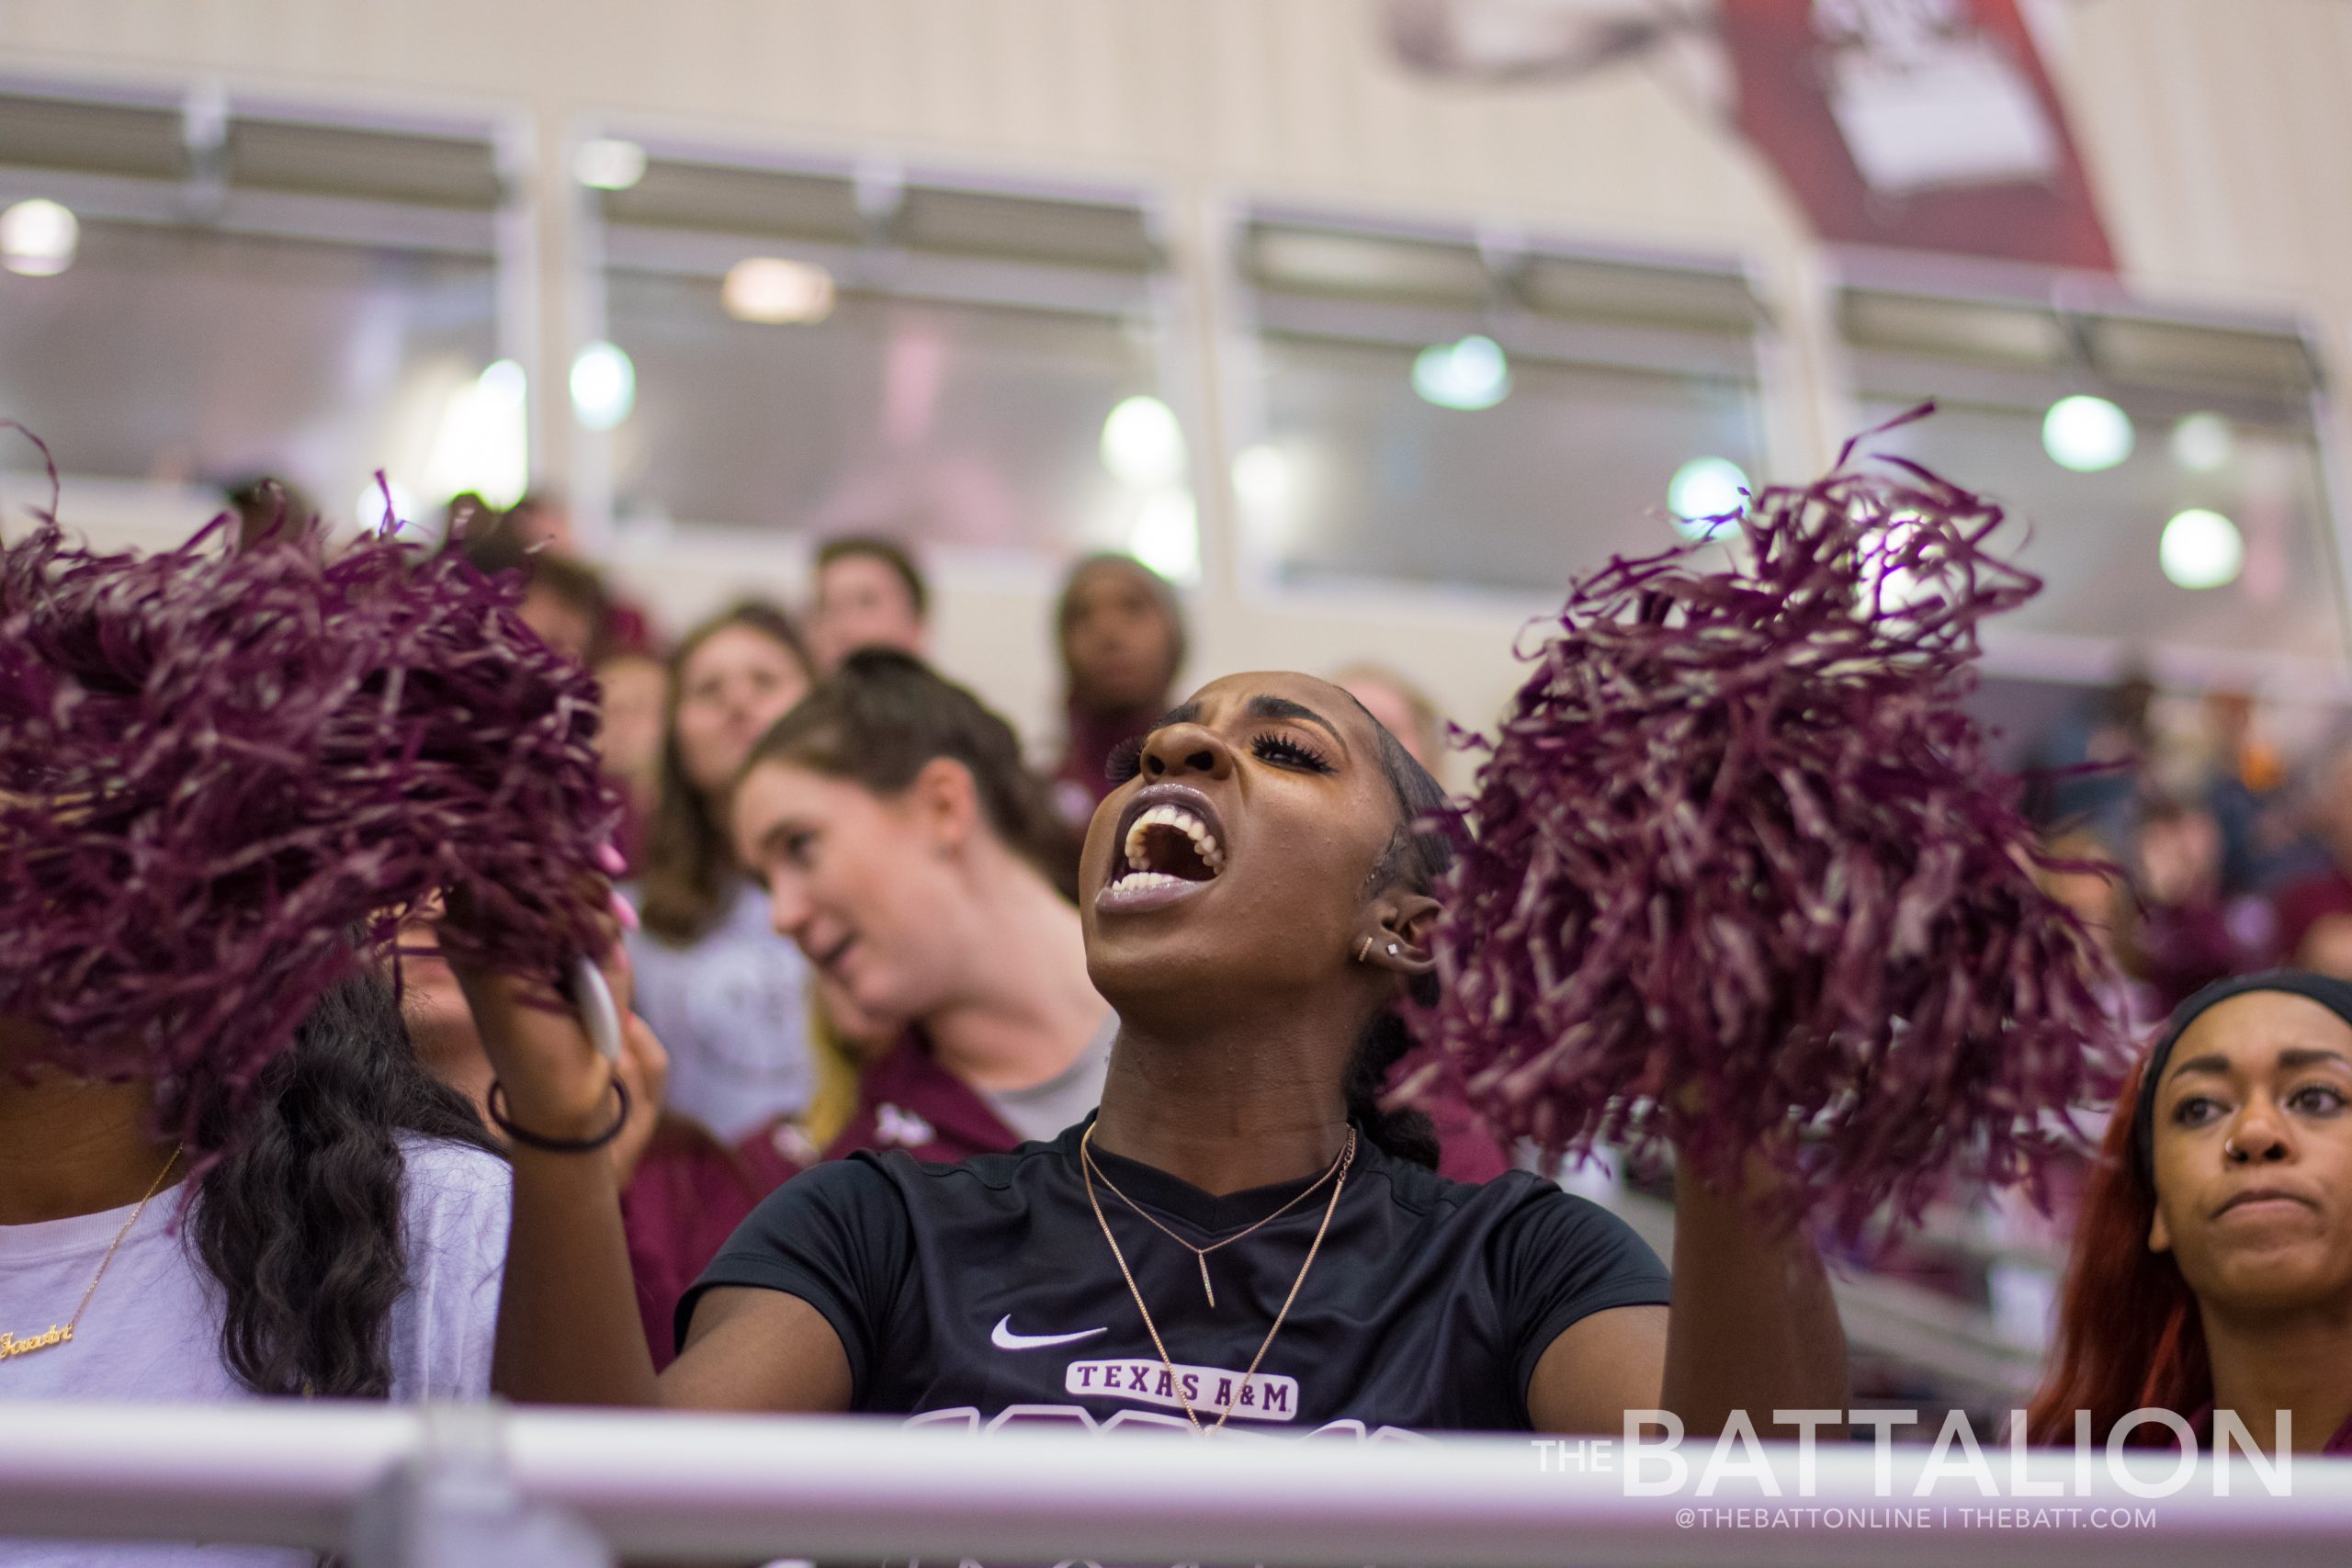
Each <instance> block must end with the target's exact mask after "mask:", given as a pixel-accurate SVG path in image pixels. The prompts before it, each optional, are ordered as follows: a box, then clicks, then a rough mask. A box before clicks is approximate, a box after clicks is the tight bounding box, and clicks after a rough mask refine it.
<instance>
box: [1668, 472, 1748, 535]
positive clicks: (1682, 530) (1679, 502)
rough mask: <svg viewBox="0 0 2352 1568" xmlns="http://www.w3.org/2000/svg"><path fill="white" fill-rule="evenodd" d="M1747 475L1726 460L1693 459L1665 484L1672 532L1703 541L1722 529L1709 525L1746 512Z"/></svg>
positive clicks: (1715, 524) (1715, 525) (1716, 525)
mask: <svg viewBox="0 0 2352 1568" xmlns="http://www.w3.org/2000/svg"><path fill="white" fill-rule="evenodd" d="M1747 489H1748V483H1747V470H1746V469H1744V468H1741V467H1740V466H1739V465H1738V464H1737V463H1735V462H1733V461H1732V460H1731V459H1730V458H1729V457H1693V458H1691V460H1690V461H1689V462H1687V463H1685V464H1683V465H1682V466H1681V467H1680V468H1677V469H1675V470H1674V477H1673V478H1672V479H1668V481H1667V484H1666V507H1667V510H1668V512H1671V513H1673V514H1674V531H1675V532H1676V533H1678V534H1679V535H1681V536H1683V537H1684V538H1686V539H1703V538H1706V537H1707V536H1709V535H1711V534H1713V532H1714V531H1715V530H1716V529H1717V528H1719V527H1721V526H1722V525H1721V524H1720V523H1717V522H1715V521H1713V520H1714V519H1716V518H1720V517H1723V516H1725V515H1727V514H1731V513H1740V512H1745V511H1746V510H1747Z"/></svg>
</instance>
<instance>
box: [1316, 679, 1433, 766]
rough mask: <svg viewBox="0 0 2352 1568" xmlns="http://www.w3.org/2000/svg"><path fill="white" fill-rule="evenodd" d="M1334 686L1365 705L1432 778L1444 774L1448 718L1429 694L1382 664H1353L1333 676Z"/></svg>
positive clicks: (1368, 711)
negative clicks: (1446, 718)
mask: <svg viewBox="0 0 2352 1568" xmlns="http://www.w3.org/2000/svg"><path fill="white" fill-rule="evenodd" d="M1331 682H1332V684H1334V685H1336V686H1338V687H1339V688H1340V690H1341V691H1344V692H1346V693H1347V694H1349V695H1350V696H1351V697H1353V698H1355V700H1356V701H1358V702H1360V703H1362V704H1363V705H1364V711H1365V712H1367V713H1369V714H1371V715H1372V716H1373V717H1374V718H1376V719H1378V720H1379V721H1380V722H1381V724H1382V725H1383V726H1384V727H1385V728H1386V729H1387V731H1388V733H1389V734H1391V735H1393V736H1395V737H1396V738H1397V741H1398V742H1399V743H1400V744H1401V745H1402V746H1403V747H1404V748H1405V750H1407V751H1408V753H1410V754H1411V756H1412V759H1413V761H1416V762H1419V764H1420V765H1421V766H1422V767H1424V768H1427V769H1428V770H1429V771H1430V773H1432V774H1434V773H1440V772H1442V769H1443V765H1444V761H1445V716H1444V715H1443V714H1442V713H1440V712H1439V711H1438V706H1437V704H1436V703H1434V702H1432V701H1431V700H1430V694H1428V693H1427V692H1424V691H1422V690H1421V689H1420V688H1419V686H1416V685H1415V684H1413V682H1410V681H1408V680H1407V679H1405V677H1404V676H1402V675H1399V674H1397V671H1394V670H1389V669H1386V668H1384V667H1383V666H1381V665H1378V664H1351V665H1349V666H1348V667H1347V668H1346V669H1344V670H1342V671H1340V672H1339V673H1338V674H1337V675H1334V676H1332V677H1331Z"/></svg>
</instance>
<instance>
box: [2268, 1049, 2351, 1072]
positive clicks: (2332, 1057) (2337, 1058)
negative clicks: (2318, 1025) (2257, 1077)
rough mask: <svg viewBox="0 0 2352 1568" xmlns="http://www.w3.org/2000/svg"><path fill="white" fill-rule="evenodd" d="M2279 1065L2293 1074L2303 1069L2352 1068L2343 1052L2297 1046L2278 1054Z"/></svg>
mask: <svg viewBox="0 0 2352 1568" xmlns="http://www.w3.org/2000/svg"><path fill="white" fill-rule="evenodd" d="M2278 1065H2279V1066H2282V1067H2284V1068H2286V1069H2287V1070H2288V1071H2289V1072H2290V1073H2291V1072H2295V1071H2297V1070H2299V1069H2301V1068H2303V1067H2352V1061H2346V1059H2345V1056H2344V1053H2343V1052H2341V1051H2328V1050H2323V1049H2321V1048H2320V1047H2318V1046H2315V1045H2297V1046H2291V1047H2290V1048H2289V1049H2287V1050H2284V1051H2281V1052H2279V1053H2278Z"/></svg>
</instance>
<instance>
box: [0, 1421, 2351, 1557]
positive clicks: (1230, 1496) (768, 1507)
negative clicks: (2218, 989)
mask: <svg viewBox="0 0 2352 1568" xmlns="http://www.w3.org/2000/svg"><path fill="white" fill-rule="evenodd" d="M1708 1451H1709V1450H1707V1449H1706V1448H1703V1447H1698V1446H1691V1445H1686V1448H1685V1450H1684V1453H1685V1455H1686V1457H1687V1458H1688V1459H1689V1461H1690V1474H1689V1478H1688V1479H1687V1480H1686V1482H1685V1483H1684V1484H1682V1485H1681V1486H1680V1487H1679V1488H1678V1489H1677V1490H1676V1491H1675V1492H1673V1493H1672V1494H1670V1495H1657V1496H1643V1495H1628V1487H1627V1484H1626V1477H1625V1475H1624V1473H1623V1469H1622V1466H1621V1465H1620V1466H1612V1468H1611V1469H1610V1470H1609V1471H1606V1472H1604V1471H1602V1470H1601V1469H1600V1464H1601V1463H1602V1462H1603V1461H1604V1459H1609V1460H1622V1458H1623V1455H1622V1450H1618V1451H1610V1450H1601V1449H1600V1448H1599V1447H1598V1445H1588V1446H1587V1448H1586V1449H1584V1450H1561V1449H1556V1448H1549V1447H1541V1448H1539V1447H1538V1446H1536V1445H1534V1444H1533V1443H1531V1442H1530V1441H1529V1440H1527V1439H1524V1438H1491V1437H1489V1438H1459V1439H1453V1438H1449V1439H1444V1440H1442V1441H1438V1442H1433V1443H1425V1442H1397V1441H1377V1440H1375V1441H1364V1440H1361V1439H1358V1438H1336V1437H1329V1436H1327V1437H1322V1438H1314V1439H1309V1440H1305V1441H1295V1442H1294V1441H1267V1440H1256V1441H1215V1442H1200V1441H1194V1440H1192V1439H1191V1438H1189V1437H1188V1436H1186V1435H1183V1434H1176V1435H1171V1436H1168V1437H1157V1436H1136V1437H1133V1438H1127V1437H1094V1436H1089V1435H1084V1434H1080V1433H1068V1432H1044V1431H1035V1430H1028V1431H1012V1432H1000V1433H998V1434H995V1435H993V1436H989V1437H986V1438H974V1437H970V1436H963V1435H954V1436H951V1435H945V1434H942V1433H938V1432H929V1431H922V1430H915V1431H909V1430H906V1429H904V1428H902V1427H899V1426H898V1425H896V1424H895V1423H892V1422H882V1421H874V1420H861V1419H854V1418H848V1419H821V1420H820V1419H775V1418H764V1417H748V1416H662V1415H623V1414H617V1413H609V1414H608V1413H601V1412H593V1413H592V1412H580V1413H571V1412H543V1411H529V1412H508V1411H503V1410H499V1409H497V1408H494V1407H471V1408H467V1407H450V1408H446V1409H439V1410H424V1411H420V1410H415V1409H396V1408H390V1407H386V1406H382V1405H356V1404H351V1405H331V1404H318V1405H292V1404H242V1405H230V1406H201V1407H190V1406H162V1405H150V1406H129V1405H113V1406H107V1405H84V1404H32V1403H21V1402H18V1403H11V1402H7V1401H5V1400H0V1536H19V1537H23V1536H30V1537H36V1538H40V1537H51V1538H67V1539H87V1538H92V1537H100V1538H106V1539H145V1540H191V1539H195V1540H216V1541H246V1542H254V1543H261V1544H278V1545H288V1546H298V1547H307V1548H311V1549H313V1550H317V1551H343V1552H345V1553H347V1554H349V1556H350V1557H351V1559H352V1560H353V1561H354V1562H356V1564H359V1565H360V1568H393V1565H397V1564H423V1563H428V1562H429V1563H433V1564H435V1568H466V1565H469V1564H472V1563H482V1564H489V1563H493V1562H494V1563H497V1564H499V1568H525V1565H548V1568H553V1565H562V1568H572V1565H577V1564H583V1563H590V1562H600V1561H604V1560H605V1558H604V1546H605V1544H608V1545H609V1547H610V1548H611V1549H612V1550H614V1551H618V1552H620V1553H623V1554H625V1555H638V1556H647V1557H657V1558H660V1559H662V1560H667V1561H684V1560H695V1559H700V1560H707V1561H732V1562H749V1561H758V1560H761V1559H764V1558H772V1557H778V1556H789V1557H798V1558H814V1559H818V1560H820V1561H823V1560H834V1561H858V1562H879V1561H883V1560H885V1559H890V1560H899V1561H903V1560H906V1559H909V1558H921V1559H923V1560H925V1561H926V1562H939V1561H941V1560H944V1562H950V1563H952V1562H957V1561H958V1560H960V1559H976V1560H978V1562H986V1563H991V1564H998V1563H1058V1562H1069V1561H1071V1560H1087V1559H1091V1560H1093V1561H1095V1562H1128V1563H1162V1562H1165V1563H1179V1562H1182V1563H1197V1562H1261V1563H1267V1564H1296V1565H1302V1568H1306V1565H1316V1564H1325V1565H1332V1564H1338V1565H1345V1564H1358V1563H1371V1562H1377V1563H1384V1564H1392V1565H1404V1564H1413V1563H1448V1564H1453V1565H1456V1568H1477V1565H1492V1568H1538V1565H1541V1568H1560V1565H1563V1564H1569V1563H1578V1562H1593V1563H1610V1564H1618V1565H1625V1568H1638V1565H1645V1564H1646V1565H1666V1564H1694V1565H1723V1564H1730V1563H1737V1564H1741V1565H1743V1568H1771V1565H1775V1564H1789V1565H1792V1568H1793V1565H1795V1564H1807V1565H1817V1568H1835V1565H1839V1564H1849V1563H1850V1564H1856V1565H1861V1564H1869V1565H1871V1568H1879V1565H1881V1564H1883V1563H1885V1562H1903V1563H1905V1564H1906V1565H1912V1564H1918V1565H1927V1568H1932V1565H1935V1564H1953V1565H1962V1564H1965V1565H1969V1568H1978V1565H1989V1564H1995V1563H1998V1564H2001V1565H2003V1568H2010V1565H2017V1568H2036V1565H2047V1568H2105V1565H2109V1564H2113V1565H2116V1568H2126V1565H2128V1568H2211V1563H2213V1562H2217V1561H2227V1562H2260V1563H2263V1564H2264V1565H2265V1568H2270V1565H2274V1564H2280V1565H2285V1564H2301V1563H2309V1564H2312V1565H2314V1568H2316V1565H2319V1564H2326V1565H2328V1568H2338V1565H2340V1564H2342V1563H2344V1562H2346V1561H2347V1560H2352V1462H2348V1461H2322V1460H2316V1459H2297V1460H2295V1461H2293V1463H2292V1466H2291V1469H2290V1472H2289V1473H2288V1475H2287V1477H2286V1478H2285V1495H2274V1492H2273V1490H2272V1489H2271V1486H2267V1485H2266V1484H2265V1483H2263V1482H2262V1481H2261V1479H2260V1477H2259V1476H2258V1475H2257V1474H2256V1472H2253V1471H2251V1470H2250V1469H2249V1467H2248V1466H2247V1464H2246V1463H2245V1461H2236V1462H2235V1463H2233V1465H2232V1467H2231V1470H2230V1476H2229V1482H2230V1484H2229V1492H2230V1494H2231V1495H2216V1486H2215V1472H2214V1471H2213V1469H2212V1466H2211V1463H2210V1462H2203V1461H2200V1462H2199V1464H2198V1465H2197V1466H2196V1467H2195V1469H2194V1470H2193V1471H2191V1472H2187V1474H2186V1478H2185V1480H2182V1481H2180V1482H2178V1483H2177V1484H2176V1485H2175V1487H2174V1489H2173V1490H2172V1491H2171V1493H2170V1495H2164V1496H2158V1497H2154V1498H2151V1497H2146V1496H2135V1495H2132V1494H2131V1492H2130V1491H2128V1490H2127V1489H2126V1487H2125V1485H2124V1484H2123V1483H2120V1482H2119V1481H2117V1480H2116V1479H2115V1477H2114V1476H2113V1474H2112V1473H2111V1472H2110V1471H2109V1465H2108V1461H2107V1456H2106V1455H2105V1453H2104V1452H2103V1451H2094V1452H2092V1453H2090V1454H2088V1455H2086V1456H2082V1457H2080V1458H2078V1456H2076V1455H2075V1454H2074V1453H2073V1452H2071V1451H2066V1450H2058V1451H2048V1452H2034V1453H2030V1454H2027V1455H2025V1456H2023V1462H2022V1463H2018V1462H2017V1460H2016V1458H2015V1456H2013V1455H2012V1454H2011V1453H2010V1452H2009V1450H2005V1449H1999V1448H1991V1449H1987V1450H1985V1455H1984V1461H1985V1467H1986V1472H1987V1473H1988V1474H1989V1475H1990V1476H1992V1477H1993V1478H1995V1480H1996V1490H1997V1491H1998V1492H1999V1493H2002V1494H2006V1495H1996V1496H1989V1497H1988V1496H1986V1495H1984V1493H1983V1491H1982V1489H1981V1483H1980V1482H1978V1481H1976V1480H1973V1479H1970V1478H1967V1477H1965V1476H1955V1475H1951V1474H1947V1475H1946V1476H1944V1477H1943V1478H1942V1479H1940V1480H1938V1481H1935V1482H1933V1483H1930V1484H1928V1486H1926V1487H1925V1488H1924V1489H1923V1488H1922V1486H1921V1484H1920V1483H1921V1478H1922V1476H1924V1475H1927V1474H1928V1466H1929V1462H1930V1460H1931V1458H1932V1457H1933V1456H1932V1455H1931V1451H1930V1450H1928V1448H1927V1447H1926V1446H1924V1445H1920V1446H1909V1445H1897V1446H1894V1448H1892V1449H1891V1450H1888V1451H1887V1452H1886V1453H1885V1454H1883V1455H1882V1454H1880V1453H1878V1452H1876V1451H1874V1450H1872V1448H1871V1447H1870V1446H1869V1445H1867V1444H1860V1445H1848V1444H1826V1443H1825V1444H1824V1445H1822V1447H1821V1448H1820V1450H1818V1452H1817V1453H1816V1454H1815V1467H1814V1468H1815V1484H1814V1485H1813V1487H1812V1489H1811V1494H1810V1495H1799V1494H1800V1491H1801V1476H1800V1456H1799V1453H1798V1450H1795V1449H1793V1448H1788V1447H1774V1448H1772V1449H1770V1450H1765V1457H1766V1459H1767V1461H1768V1462H1769V1466H1770V1471H1771V1472H1772V1475H1773V1477H1774V1478H1775V1479H1774V1484H1777V1485H1778V1486H1779V1488H1780V1490H1781V1494H1782V1495H1781V1496H1779V1497H1777V1498H1776V1497H1773V1496H1771V1495H1769V1494H1768V1493H1767V1491H1766V1483H1764V1482H1762V1481H1760V1480H1758V1479H1757V1478H1756V1477H1754V1476H1747V1477H1744V1478H1737V1479H1725V1480H1724V1481H1722V1482H1721V1483H1720V1484H1718V1485H1717V1486H1715V1487H1714V1488H1713V1495H1700V1491H1699V1479H1698V1478H1699V1477H1700V1475H1701V1474H1702V1472H1703V1470H1704V1468H1705V1460H1706V1457H1707V1452H1708ZM2175 1457H2176V1456H2172V1455H2168V1454H2165V1455H2150V1456H2146V1457H2145V1458H2143V1460H2142V1461H2140V1463H2139V1464H2138V1466H2137V1467H2136V1473H2137V1474H2138V1475H2140V1476H2142V1477H2143V1478H2159V1479H2160V1478H2162V1477H2164V1476H2165V1475H2167V1474H2169V1473H2171V1472H2172V1471H2173V1467H2174V1462H2175ZM2013 1466H2014V1468H2013ZM1882 1467H1883V1472H1882ZM2020 1481H2022V1482H2023V1483H2025V1484H2026V1485H2028V1486H2034V1485H2039V1486H2046V1487H2052V1488H2055V1489H2057V1490H2058V1491H2059V1492H2060V1493H2061V1494H2062V1495H2019V1494H2020V1491H2021V1488H2020V1487H2019V1486H2018V1483H2019V1482H2020ZM2272 1484H2273V1485H2275V1484H2276V1483H2272ZM1923 1492H1924V1495H1923ZM1743 1510H1745V1512H1743ZM2001 1510H2008V1512H2007V1513H2002V1512H2000V1511H2001ZM2119 1511H2120V1512H2119ZM2101 1514H2105V1515H2106V1516H2107V1517H2105V1518H2104V1519H2101V1518H2099V1517H2095V1516H2098V1515H2101ZM583 1527H584V1528H583ZM591 1532H593V1533H591ZM598 1538H601V1542H602V1543H603V1544H600V1542H599V1540H598ZM5 1555H6V1553H5V1550H0V1556H5Z"/></svg>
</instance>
